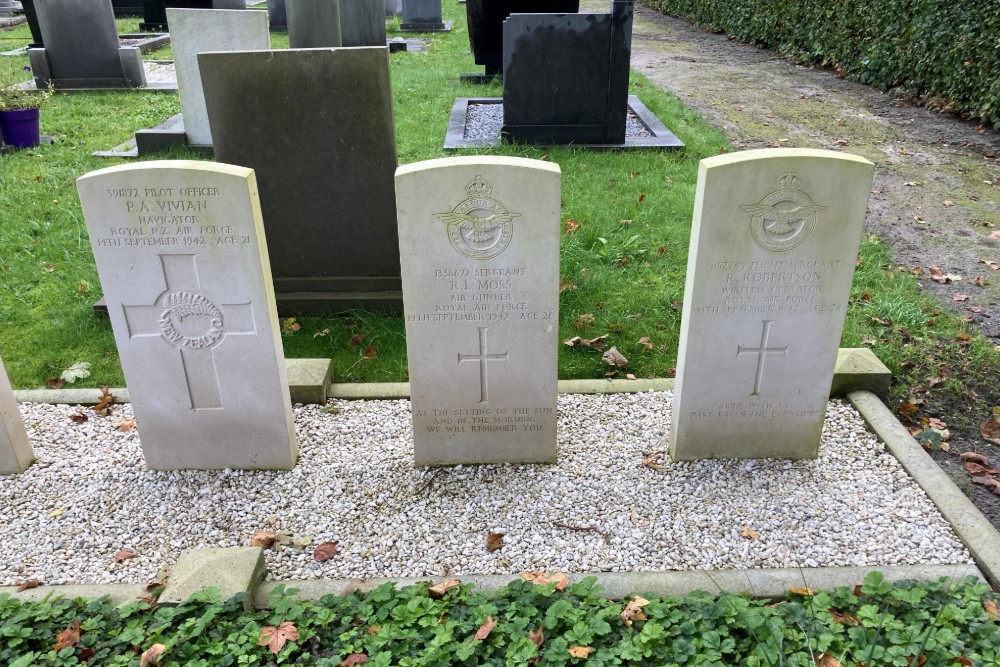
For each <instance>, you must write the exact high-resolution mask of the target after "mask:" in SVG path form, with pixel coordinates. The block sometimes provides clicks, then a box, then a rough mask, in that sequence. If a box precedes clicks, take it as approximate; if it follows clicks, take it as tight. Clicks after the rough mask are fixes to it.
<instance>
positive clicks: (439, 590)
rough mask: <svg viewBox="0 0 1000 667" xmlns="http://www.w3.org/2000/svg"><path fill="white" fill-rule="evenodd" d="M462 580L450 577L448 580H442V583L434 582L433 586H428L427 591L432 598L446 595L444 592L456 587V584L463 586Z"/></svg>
mask: <svg viewBox="0 0 1000 667" xmlns="http://www.w3.org/2000/svg"><path fill="white" fill-rule="evenodd" d="M461 585H462V582H461V581H460V580H458V579H449V580H447V581H442V582H441V583H440V584H434V585H433V586H428V587H427V593H428V595H430V596H431V597H432V598H441V597H444V594H445V593H447V592H448V590H449V589H451V588H455V587H456V586H461Z"/></svg>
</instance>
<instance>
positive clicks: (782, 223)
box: [740, 171, 826, 252]
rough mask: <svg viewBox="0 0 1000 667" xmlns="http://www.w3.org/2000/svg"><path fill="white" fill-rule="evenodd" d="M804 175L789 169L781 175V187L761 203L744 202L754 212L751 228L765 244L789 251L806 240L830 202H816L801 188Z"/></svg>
mask: <svg viewBox="0 0 1000 667" xmlns="http://www.w3.org/2000/svg"><path fill="white" fill-rule="evenodd" d="M801 186H802V179H801V178H799V175H798V174H796V173H795V172H794V171H789V172H788V173H786V174H785V175H784V176H782V177H781V178H779V179H778V189H777V190H775V191H774V192H772V193H771V194H769V195H768V196H766V197H764V198H763V199H762V200H761V201H760V203H759V204H749V205H746V206H740V208H742V209H743V210H744V211H746V212H747V213H749V214H750V216H751V218H750V232H751V233H752V234H753V238H754V241H756V242H757V244H758V245H760V246H761V247H762V248H766V249H767V250H775V251H779V252H780V251H786V250H792V249H793V248H797V247H798V246H800V245H802V244H803V243H805V242H806V240H807V239H808V238H809V237H810V236H811V235H812V232H813V229H814V228H815V227H816V213H817V212H819V211H822V210H824V209H825V208H826V206H817V205H815V204H813V201H812V199H811V198H810V197H809V195H807V194H806V193H804V192H802V191H801V190H800V189H799V188H800V187H801Z"/></svg>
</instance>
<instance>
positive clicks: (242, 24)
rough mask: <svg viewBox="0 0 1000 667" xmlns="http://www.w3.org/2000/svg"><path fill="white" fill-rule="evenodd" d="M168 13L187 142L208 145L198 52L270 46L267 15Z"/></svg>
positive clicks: (216, 11)
mask: <svg viewBox="0 0 1000 667" xmlns="http://www.w3.org/2000/svg"><path fill="white" fill-rule="evenodd" d="M334 1H336V0H334ZM167 17H168V20H169V21H170V26H171V31H170V45H171V46H172V47H173V51H174V68H175V70H176V71H177V90H178V93H179V94H180V98H181V112H182V113H183V114H184V133H185V135H186V136H187V143H188V144H190V145H193V146H211V145H212V130H211V128H210V127H209V124H208V112H207V111H206V110H205V93H204V90H203V89H202V85H201V70H199V69H198V54H199V53H201V52H203V51H246V50H253V49H267V48H269V47H270V45H271V36H270V32H269V31H268V29H267V15H266V14H265V13H264V12H260V11H246V10H241V11H233V10H229V9H174V8H169V9H167ZM141 148H142V147H141V146H140V150H141Z"/></svg>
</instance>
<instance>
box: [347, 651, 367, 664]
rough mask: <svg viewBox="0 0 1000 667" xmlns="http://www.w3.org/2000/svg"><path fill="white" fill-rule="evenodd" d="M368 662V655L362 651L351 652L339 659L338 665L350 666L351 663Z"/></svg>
mask: <svg viewBox="0 0 1000 667" xmlns="http://www.w3.org/2000/svg"><path fill="white" fill-rule="evenodd" d="M366 662H368V656H367V655H366V654H364V653H351V654H350V655H348V656H347V657H346V658H344V659H343V660H341V661H340V667H351V665H363V664H365V663H366Z"/></svg>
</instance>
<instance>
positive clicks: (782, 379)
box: [669, 148, 875, 460]
mask: <svg viewBox="0 0 1000 667" xmlns="http://www.w3.org/2000/svg"><path fill="white" fill-rule="evenodd" d="M874 171H875V167H874V165H873V164H872V163H871V162H869V161H868V160H865V159H864V158H861V157H858V156H855V155H849V154H845V153H839V152H834V151H820V150H811V149H793V148H788V149H767V150H758V151H745V152H740V153H733V154H730V155H722V156H719V157H713V158H708V159H706V160H702V161H701V166H700V170H699V174H698V188H697V193H696V195H695V210H694V222H693V224H692V228H691V249H690V253H689V255H688V266H687V282H686V285H685V290H684V307H683V314H682V320H681V333H680V349H679V354H678V361H677V382H676V387H675V390H674V401H673V411H672V419H671V431H670V436H669V448H670V454H671V456H672V457H673V458H674V459H675V460H692V459H702V458H769V457H774V458H788V459H803V458H815V457H816V456H817V455H818V452H819V442H820V435H821V433H822V429H823V420H824V417H825V415H826V405H827V402H828V400H829V396H830V386H831V382H832V379H833V371H834V366H835V364H836V360H837V350H838V348H839V345H840V337H841V331H842V328H843V324H844V317H845V315H846V311H847V301H848V298H849V296H850V290H851V281H852V279H853V276H854V266H855V261H856V259H857V255H858V246H859V244H860V242H861V235H862V233H863V231H864V223H865V210H866V208H867V204H868V196H869V193H870V191H871V184H872V178H873V175H874Z"/></svg>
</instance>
